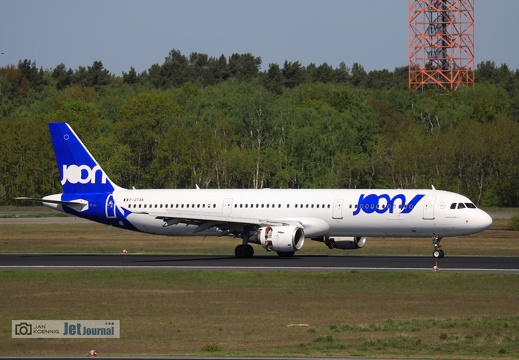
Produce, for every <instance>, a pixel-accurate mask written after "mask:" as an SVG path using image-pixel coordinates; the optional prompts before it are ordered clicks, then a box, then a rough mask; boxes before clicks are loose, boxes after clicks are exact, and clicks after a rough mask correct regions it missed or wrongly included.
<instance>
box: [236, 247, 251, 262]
mask: <svg viewBox="0 0 519 360" xmlns="http://www.w3.org/2000/svg"><path fill="white" fill-rule="evenodd" d="M253 255H254V248H253V247H252V246H251V245H249V244H247V245H243V244H241V245H238V246H236V248H235V249H234V256H236V257H237V258H240V259H241V258H250V257H252V256H253Z"/></svg>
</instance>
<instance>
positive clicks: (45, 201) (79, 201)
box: [14, 197, 85, 206]
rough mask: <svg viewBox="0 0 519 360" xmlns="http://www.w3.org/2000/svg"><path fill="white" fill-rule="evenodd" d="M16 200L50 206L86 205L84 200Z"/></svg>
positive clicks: (29, 198) (24, 198)
mask: <svg viewBox="0 0 519 360" xmlns="http://www.w3.org/2000/svg"><path fill="white" fill-rule="evenodd" d="M14 199H15V200H22V201H37V202H42V203H49V204H56V205H68V206H72V205H85V204H84V203H83V201H84V200H77V201H61V200H47V199H39V198H31V197H17V198H14Z"/></svg>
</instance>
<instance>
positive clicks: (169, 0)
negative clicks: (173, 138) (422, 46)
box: [0, 0, 519, 75]
mask: <svg viewBox="0 0 519 360" xmlns="http://www.w3.org/2000/svg"><path fill="white" fill-rule="evenodd" d="M474 2H475V36H474V42H475V63H476V65H477V64H479V63H480V62H482V61H488V60H490V61H494V62H495V63H496V65H497V66H500V65H501V64H503V63H506V64H507V65H508V66H509V68H510V69H513V70H515V69H518V68H519V47H518V46H517V36H518V35H517V34H519V21H517V14H518V13H519V1H517V0H474ZM0 34H1V35H0V53H2V54H0V67H4V66H7V65H16V64H18V61H19V60H24V59H28V60H32V61H35V62H36V65H37V66H38V68H40V67H42V68H44V69H52V68H54V67H56V66H57V65H59V64H61V63H63V64H65V65H66V67H67V68H71V69H73V70H75V69H77V68H78V67H79V66H84V67H87V66H91V65H92V63H93V62H94V61H101V62H102V63H103V65H104V67H105V69H108V70H109V71H110V72H111V73H112V74H114V75H121V74H122V73H123V72H128V71H129V69H130V67H131V66H133V67H134V68H135V70H136V71H137V72H138V73H140V72H142V71H144V70H148V69H149V68H150V67H151V66H152V65H153V64H162V63H163V62H164V59H165V58H166V57H167V56H168V54H169V52H170V51H171V50H172V49H176V50H179V51H180V52H181V53H182V54H184V55H186V56H189V54H190V53H192V52H198V53H203V54H207V55H209V56H212V57H219V56H220V55H222V54H223V55H225V56H226V57H229V56H231V55H232V54H234V53H238V54H244V53H251V54H253V55H254V56H257V57H260V58H261V59H262V66H261V70H267V69H268V66H269V64H270V63H276V64H279V65H280V66H283V63H284V62H285V61H291V62H295V61H299V62H300V63H301V64H302V65H303V66H307V65H308V64H310V63H314V64H316V65H320V64H323V63H327V64H328V65H331V66H333V67H337V66H339V64H340V63H341V62H344V63H345V64H346V65H347V66H349V67H350V68H351V66H352V65H353V63H355V62H357V63H359V64H361V65H362V66H363V67H364V68H365V69H366V70H367V71H370V70H383V69H388V70H394V68H395V67H399V66H407V64H408V49H407V41H408V0H362V1H360V0H355V1H354V0H255V1H252V0H0Z"/></svg>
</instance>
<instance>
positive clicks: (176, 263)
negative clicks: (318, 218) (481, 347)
mask: <svg viewBox="0 0 519 360" xmlns="http://www.w3.org/2000/svg"><path fill="white" fill-rule="evenodd" d="M436 264H437V265H438V268H439V271H448V272H476V273H508V274H519V258H517V257H465V256H448V257H445V258H443V259H434V258H432V257H425V256H424V257H421V256H327V255H314V256H312V255H305V256H294V257H292V258H279V257H277V256H275V255H274V256H255V257H253V258H249V259H238V258H235V257H234V256H222V255H138V254H136V255H130V254H111V255H94V254H90V255H84V254H0V270H14V269H24V270H50V269H102V270H110V269H111V270H115V269H126V270H202V271H225V270H227V271H228V270H249V271H432V270H433V266H434V265H436Z"/></svg>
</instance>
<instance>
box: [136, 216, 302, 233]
mask: <svg viewBox="0 0 519 360" xmlns="http://www.w3.org/2000/svg"><path fill="white" fill-rule="evenodd" d="M134 214H145V215H148V216H152V217H154V218H155V219H159V220H163V221H164V225H163V226H164V227H167V226H173V225H178V224H186V225H197V228H196V229H195V230H194V231H193V232H194V233H199V232H202V231H205V230H208V229H211V228H217V229H219V230H220V231H222V232H223V233H224V234H226V235H227V234H229V233H230V234H233V233H238V232H240V231H243V229H245V228H246V227H249V228H250V227H253V228H260V227H265V226H288V225H301V223H300V222H298V221H295V220H275V219H274V220H272V219H257V218H245V217H233V216H224V215H220V214H210V213H195V212H174V213H173V212H168V213H156V212H135V213H134Z"/></svg>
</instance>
